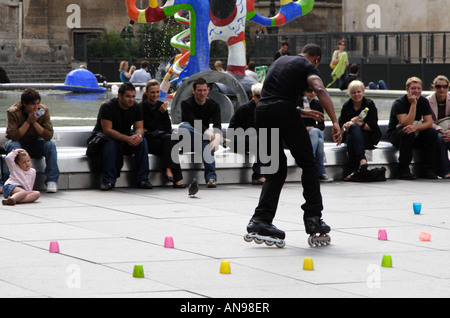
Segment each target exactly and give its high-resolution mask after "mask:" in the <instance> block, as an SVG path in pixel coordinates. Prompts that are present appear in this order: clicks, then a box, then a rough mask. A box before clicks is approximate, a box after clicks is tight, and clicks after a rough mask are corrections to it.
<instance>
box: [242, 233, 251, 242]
mask: <svg viewBox="0 0 450 318" xmlns="http://www.w3.org/2000/svg"><path fill="white" fill-rule="evenodd" d="M244 241H246V242H251V241H253V237H251V236H250V235H249V234H245V235H244Z"/></svg>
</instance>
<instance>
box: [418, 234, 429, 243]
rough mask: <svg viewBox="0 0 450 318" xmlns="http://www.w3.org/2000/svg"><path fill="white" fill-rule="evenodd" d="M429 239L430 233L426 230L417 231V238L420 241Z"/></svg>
mask: <svg viewBox="0 0 450 318" xmlns="http://www.w3.org/2000/svg"><path fill="white" fill-rule="evenodd" d="M430 239H431V234H430V233H427V232H420V233H419V240H420V241H422V242H428V241H429V240H430Z"/></svg>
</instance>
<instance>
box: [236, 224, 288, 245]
mask: <svg viewBox="0 0 450 318" xmlns="http://www.w3.org/2000/svg"><path fill="white" fill-rule="evenodd" d="M247 232H248V233H247V234H245V235H244V240H245V241H246V242H251V241H253V240H254V241H255V243H256V244H262V243H266V245H267V246H273V245H274V244H275V245H276V247H278V248H283V247H284V246H285V245H286V243H285V242H284V238H285V237H286V234H285V233H284V232H283V231H282V230H279V229H277V227H276V226H275V225H273V224H271V223H266V222H260V221H254V220H250V222H249V223H248V225H247Z"/></svg>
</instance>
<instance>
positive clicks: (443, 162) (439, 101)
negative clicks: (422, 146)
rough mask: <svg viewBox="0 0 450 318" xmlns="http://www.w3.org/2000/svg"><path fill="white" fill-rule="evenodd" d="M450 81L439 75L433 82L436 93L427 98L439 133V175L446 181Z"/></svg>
mask: <svg viewBox="0 0 450 318" xmlns="http://www.w3.org/2000/svg"><path fill="white" fill-rule="evenodd" d="M448 89H449V80H448V78H447V77H446V76H443V75H439V76H437V77H436V78H435V79H434V80H433V90H434V93H433V94H431V95H430V96H428V97H427V99H428V101H429V102H430V107H431V111H432V113H433V128H434V129H436V130H437V132H438V146H439V147H438V148H439V149H438V150H439V174H440V176H441V177H443V178H445V179H450V161H449V159H448V151H449V150H450V129H447V127H446V126H445V123H446V122H447V125H448V121H449V120H450V93H449V91H448Z"/></svg>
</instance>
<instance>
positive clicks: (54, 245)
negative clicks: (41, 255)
mask: <svg viewBox="0 0 450 318" xmlns="http://www.w3.org/2000/svg"><path fill="white" fill-rule="evenodd" d="M49 252H50V253H59V244H58V242H57V241H52V242H50V248H49Z"/></svg>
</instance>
